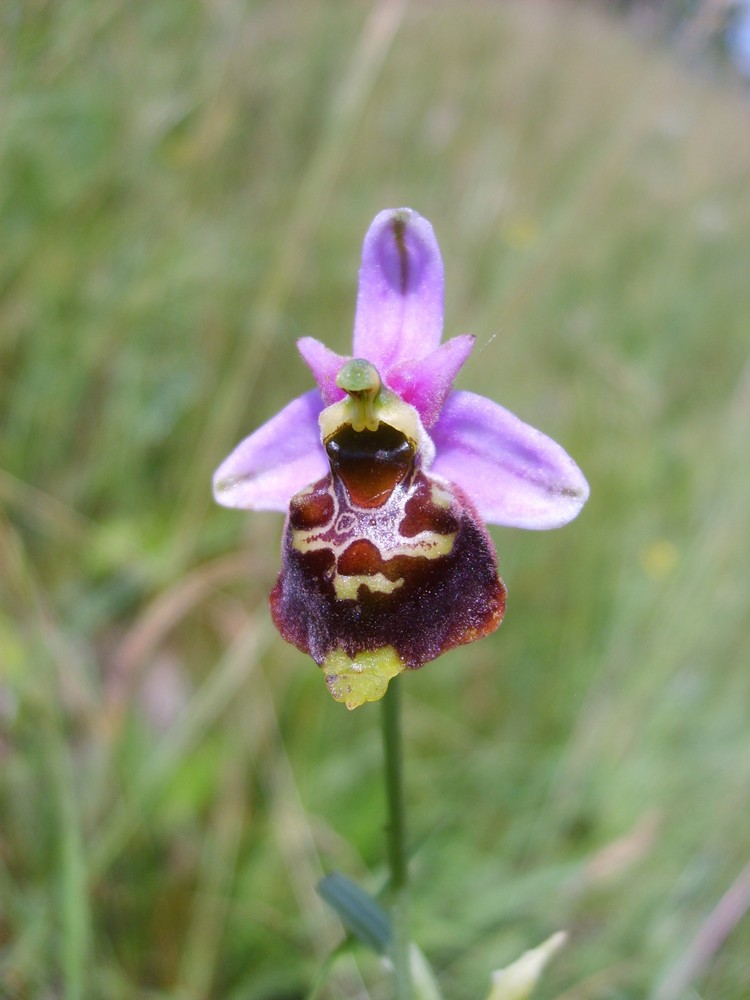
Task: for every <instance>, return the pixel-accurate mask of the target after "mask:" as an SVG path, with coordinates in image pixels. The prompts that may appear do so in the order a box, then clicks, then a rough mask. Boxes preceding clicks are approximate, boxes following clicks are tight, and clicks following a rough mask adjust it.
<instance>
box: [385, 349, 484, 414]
mask: <svg viewBox="0 0 750 1000" xmlns="http://www.w3.org/2000/svg"><path fill="white" fill-rule="evenodd" d="M475 341H476V338H475V337H472V336H470V335H469V334H462V335H461V336H459V337H453V339H452V340H448V341H446V343H445V344H441V346H440V347H438V348H437V350H435V351H432V353H431V354H428V355H427V357H426V358H422V359H421V361H418V362H413V361H404V362H402V363H401V364H400V365H396V366H395V368H391V369H390V370H389V371H388V373H387V376H386V377H387V382H388V386H389V388H391V389H393V391H394V392H396V393H398V395H399V396H401V398H402V399H403V400H405V401H406V402H407V403H411V405H412V406H413V407H415V408H416V409H417V411H418V412H419V415H420V417H421V418H422V423H423V424H424V425H425V427H428V428H429V427H432V425H433V424H434V423H435V421H436V420H437V419H438V417H439V416H440V411H441V410H442V408H443V404H444V403H445V400H446V398H447V396H448V393H449V392H450V391H451V388H452V386H453V380H454V379H455V377H456V375H457V374H458V372H459V370H460V368H461V366H462V365H463V364H464V362H465V361H466V359H467V358H468V357H469V355H470V354H471V351H472V348H473V347H474V343H475Z"/></svg>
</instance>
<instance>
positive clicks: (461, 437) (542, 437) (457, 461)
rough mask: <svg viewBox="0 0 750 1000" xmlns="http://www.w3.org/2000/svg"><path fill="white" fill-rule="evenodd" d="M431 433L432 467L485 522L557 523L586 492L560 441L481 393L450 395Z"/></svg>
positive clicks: (543, 525)
mask: <svg viewBox="0 0 750 1000" xmlns="http://www.w3.org/2000/svg"><path fill="white" fill-rule="evenodd" d="M432 438H433V440H434V442H435V446H436V448H437V456H436V458H435V461H434V463H433V465H432V469H431V471H432V472H433V473H434V474H436V475H440V476H444V477H445V478H446V479H448V480H450V481H451V482H453V483H456V484H457V485H458V486H460V487H461V488H462V489H463V490H464V491H465V492H466V493H467V494H468V496H469V497H470V498H471V499H472V500H473V501H474V503H475V504H476V506H477V509H478V511H479V513H480V514H481V516H482V517H483V518H484V520H485V521H487V522H489V523H490V524H504V525H507V526H509V527H514V528H558V527H560V526H561V525H563V524H567V523H568V521H572V520H573V518H574V517H575V516H576V515H577V514H578V513H579V511H580V510H581V507H583V505H584V503H585V502H586V500H587V498H588V495H589V487H588V483H587V482H586V480H585V479H584V478H583V474H582V472H581V470H580V469H579V468H578V466H577V465H576V464H575V462H574V461H573V459H572V458H571V457H570V456H569V455H568V454H567V452H566V451H565V450H564V449H563V448H561V447H560V445H559V444H557V443H556V442H555V441H553V440H552V439H551V438H549V437H547V436H546V434H542V432H541V431H538V430H535V429H534V428H533V427H530V426H529V425H528V424H525V423H523V421H522V420H519V419H518V417H516V416H515V415H514V414H512V413H511V412H510V411H509V410H506V409H504V408H503V407H502V406H498V404H497V403H493V402H492V400H489V399H485V397H484V396H478V395H476V394H475V393H473V392H454V393H452V395H450V396H449V397H448V400H447V402H446V404H445V406H444V408H443V412H442V413H441V415H440V419H439V420H438V422H437V423H436V424H435V426H434V427H433V429H432Z"/></svg>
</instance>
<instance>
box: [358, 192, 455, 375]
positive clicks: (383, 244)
mask: <svg viewBox="0 0 750 1000" xmlns="http://www.w3.org/2000/svg"><path fill="white" fill-rule="evenodd" d="M443 284H444V281H443V259H442V257H441V256H440V248H439V246H438V244H437V240H436V239H435V234H434V232H433V230H432V226H431V225H430V223H429V222H428V221H427V219H423V218H422V216H421V215H418V214H417V213H416V212H414V211H413V210H412V209H410V208H398V209H386V210H385V211H384V212H380V213H379V214H378V215H376V216H375V219H374V220H373V222H372V225H371V226H370V228H369V230H368V231H367V235H366V236H365V241H364V245H363V247H362V265H361V267H360V270H359V292H358V295H357V313H356V317H355V320H354V351H353V354H354V357H355V358H366V359H367V360H368V361H371V362H372V363H373V364H374V365H375V367H376V368H377V369H378V370H379V371H381V373H382V372H383V370H386V369H388V368H392V367H394V366H395V365H398V364H400V363H401V362H403V361H409V360H414V361H416V360H419V359H420V358H424V357H425V356H426V355H428V354H430V353H431V352H432V351H434V350H435V348H436V347H437V346H438V345H439V343H440V337H441V335H442V331H443Z"/></svg>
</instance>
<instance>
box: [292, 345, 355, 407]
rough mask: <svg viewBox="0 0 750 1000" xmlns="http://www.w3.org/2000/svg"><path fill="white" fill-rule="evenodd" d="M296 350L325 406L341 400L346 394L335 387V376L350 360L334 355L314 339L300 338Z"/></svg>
mask: <svg viewBox="0 0 750 1000" xmlns="http://www.w3.org/2000/svg"><path fill="white" fill-rule="evenodd" d="M297 350H298V351H299V352H300V354H301V355H302V359H303V361H304V362H305V364H306V365H307V367H308V368H309V369H310V371H311V372H312V373H313V375H314V376H315V381H316V382H317V383H318V388H319V389H320V394H321V396H322V397H323V402H324V403H325V405H326V406H330V405H331V403H337V402H338V401H339V400H340V399H343V398H344V396H345V395H346V393H345V392H344V390H343V389H339V387H338V386H337V385H336V376H337V375H338V373H339V372H340V371H341V369H342V368H343V367H344V365H345V364H346V363H347V361H349V360H350V359H349V358H345V357H344V356H343V355H341V354H336V352H335V351H332V350H331V349H330V348H329V347H326V345H325V344H321V342H320V341H319V340H315V338H314V337H302V339H301V340H298V341H297Z"/></svg>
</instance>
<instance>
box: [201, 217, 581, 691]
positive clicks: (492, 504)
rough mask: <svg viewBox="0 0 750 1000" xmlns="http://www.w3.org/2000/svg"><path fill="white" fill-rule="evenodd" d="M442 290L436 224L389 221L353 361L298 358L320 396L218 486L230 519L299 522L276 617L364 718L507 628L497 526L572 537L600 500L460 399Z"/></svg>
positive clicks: (546, 442) (513, 422) (378, 227)
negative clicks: (256, 513)
mask: <svg viewBox="0 0 750 1000" xmlns="http://www.w3.org/2000/svg"><path fill="white" fill-rule="evenodd" d="M443 286H444V280H443V262H442V257H441V255H440V249H439V247H438V244H437V240H436V239H435V235H434V233H433V230H432V226H431V225H430V223H429V222H428V221H427V220H426V219H424V218H422V217H421V216H420V215H418V214H417V213H416V212H414V211H412V210H411V209H407V208H402V209H395V210H394V209H389V210H386V211H384V212H380V214H379V215H377V216H376V217H375V219H374V221H373V223H372V225H371V226H370V229H369V231H368V233H367V235H366V237H365V241H364V246H363V251H362V264H361V268H360V272H359V293H358V298H357V309H356V317H355V322H354V344H353V351H352V356H351V357H344V356H341V355H339V354H336V353H334V352H333V351H331V350H329V349H328V348H327V347H326V346H325V345H324V344H322V343H320V341H317V340H314V339H313V338H311V337H303V338H302V339H301V340H300V341H298V344H297V346H298V349H299V352H300V354H301V355H302V358H303V359H304V361H305V362H306V363H307V365H308V366H309V368H310V370H311V371H312V374H313V376H314V377H315V380H316V382H317V388H316V389H313V390H311V391H310V392H307V393H305V394H304V395H303V396H300V397H299V398H298V399H295V400H293V401H292V402H291V403H289V404H288V405H287V406H286V407H284V409H282V410H281V411H280V412H279V413H277V414H276V416H274V417H272V418H271V419H270V420H269V421H268V422H267V423H266V424H264V425H263V426H262V427H260V428H259V429H258V430H257V431H255V433H253V434H251V435H250V437H248V438H246V439H245V440H244V441H242V442H241V444H239V445H238V446H237V448H236V449H235V450H234V451H233V452H232V453H231V455H229V457H228V458H227V459H226V460H225V461H224V462H223V463H222V464H221V466H220V467H219V468H218V470H217V471H216V474H215V476H214V495H215V497H216V500H217V501H218V502H219V503H220V504H223V505H224V506H226V507H240V508H248V509H252V510H278V511H286V512H287V518H286V525H285V528H284V541H283V547H282V568H281V572H280V573H279V577H278V580H277V582H276V586H275V587H274V589H273V591H272V593H271V598H270V600H271V613H272V617H273V620H274V623H275V625H276V627H277V628H278V630H279V632H280V633H281V635H282V636H283V637H284V639H286V640H287V641H288V642H291V643H293V644H294V645H295V646H297V647H298V648H299V649H300V650H302V651H303V652H306V653H309V654H310V655H311V656H312V658H313V659H314V660H315V661H316V662H317V663H318V664H319V665H320V666H321V667H322V668H323V671H324V673H325V677H326V681H327V684H328V688H329V690H330V692H331V694H332V695H333V697H334V698H335V699H336V700H338V701H343V702H344V703H345V704H346V705H347V706H348V707H349V708H354V707H356V706H358V705H361V704H363V703H364V702H366V701H374V700H377V699H378V698H380V697H382V695H383V694H384V693H385V690H386V688H387V686H388V682H389V680H390V679H391V678H392V677H394V676H396V675H397V674H398V673H400V672H401V671H403V670H413V669H416V668H418V667H421V666H422V665H423V664H424V663H427V662H428V661H429V660H433V659H435V657H437V656H439V655H440V654H441V653H443V652H445V651H446V650H448V649H452V648H453V647H455V646H459V645H461V644H463V643H467V642H471V641H473V640H474V639H478V638H480V637H481V636H484V635H487V634H489V633H490V632H493V631H494V630H495V629H496V628H497V627H498V625H499V624H500V622H501V621H502V618H503V614H504V611H505V586H504V585H503V582H502V580H501V579H500V578H499V576H498V572H497V557H496V553H495V548H494V545H493V543H492V540H491V539H490V537H489V534H488V533H487V530H486V528H485V524H486V523H489V524H499V525H507V526H511V527H518V528H556V527H559V526H561V525H563V524H566V523H567V522H568V521H570V520H572V519H573V518H574V517H575V516H576V515H577V514H578V512H579V511H580V509H581V507H582V506H583V504H584V503H585V501H586V499H587V497H588V492H589V491H588V485H587V483H586V480H585V479H584V477H583V475H582V473H581V471H580V469H579V468H578V466H577V465H576V464H575V462H574V461H573V460H572V459H571V458H570V457H569V456H568V455H567V453H566V452H565V451H564V450H563V449H562V448H561V447H560V445H558V444H556V443H555V442H554V441H552V440H551V439H550V438H548V437H547V436H546V435H544V434H542V433H541V432H540V431H538V430H535V429H534V428H533V427H530V426H528V425H527V424H525V423H523V422H522V421H521V420H519V418H518V417H516V416H514V415H513V414H512V413H510V412H509V411H508V410H505V409H503V408H502V407H501V406H499V405H498V404H497V403H494V402H492V401H491V400H489V399H485V398H484V397H483V396H478V395H476V394H474V393H472V392H465V391H454V390H453V380H454V379H455V377H456V374H457V373H458V371H459V369H460V368H461V366H462V365H463V363H464V362H465V361H466V359H467V358H468V356H469V354H470V352H471V350H472V347H473V346H474V338H473V337H471V336H466V335H463V336H458V337H454V338H453V339H452V340H449V341H447V342H446V343H444V344H442V345H441V343H440V340H441V336H442V327H443Z"/></svg>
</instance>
